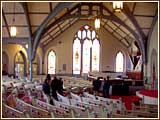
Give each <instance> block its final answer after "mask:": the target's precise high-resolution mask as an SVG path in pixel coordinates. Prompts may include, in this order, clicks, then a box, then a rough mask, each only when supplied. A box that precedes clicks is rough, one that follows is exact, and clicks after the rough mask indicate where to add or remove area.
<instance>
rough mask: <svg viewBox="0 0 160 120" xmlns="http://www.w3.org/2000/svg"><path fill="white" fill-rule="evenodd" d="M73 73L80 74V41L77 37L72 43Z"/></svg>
mask: <svg viewBox="0 0 160 120" xmlns="http://www.w3.org/2000/svg"><path fill="white" fill-rule="evenodd" d="M73 56H74V57H73V74H80V70H81V69H80V68H81V43H80V40H79V39H78V38H77V39H76V40H75V41H74V43H73Z"/></svg>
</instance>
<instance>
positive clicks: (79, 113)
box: [53, 99, 88, 118]
mask: <svg viewBox="0 0 160 120" xmlns="http://www.w3.org/2000/svg"><path fill="white" fill-rule="evenodd" d="M53 102H54V105H55V106H57V107H60V108H62V109H65V110H69V111H71V114H72V118H88V112H87V111H86V109H84V108H82V107H77V106H73V105H68V104H66V103H62V102H59V101H56V100H54V99H53Z"/></svg>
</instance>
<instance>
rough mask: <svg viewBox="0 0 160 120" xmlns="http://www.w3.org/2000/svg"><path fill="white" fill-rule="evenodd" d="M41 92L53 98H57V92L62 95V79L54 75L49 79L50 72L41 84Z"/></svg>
mask: <svg viewBox="0 0 160 120" xmlns="http://www.w3.org/2000/svg"><path fill="white" fill-rule="evenodd" d="M42 89H43V92H44V93H45V94H46V95H48V96H50V97H51V96H52V97H53V98H54V99H55V100H58V97H57V92H58V93H59V94H61V95H63V81H62V78H59V79H58V78H57V77H56V76H54V78H53V79H51V76H50V74H47V76H46V79H45V81H44V83H43V85H42Z"/></svg>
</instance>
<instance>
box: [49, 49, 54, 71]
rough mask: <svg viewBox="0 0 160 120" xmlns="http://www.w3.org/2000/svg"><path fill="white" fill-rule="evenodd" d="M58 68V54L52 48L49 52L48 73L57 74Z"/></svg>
mask: <svg viewBox="0 0 160 120" xmlns="http://www.w3.org/2000/svg"><path fill="white" fill-rule="evenodd" d="M55 69H56V55H55V52H54V51H53V50H52V51H50V52H49V54H48V74H55Z"/></svg>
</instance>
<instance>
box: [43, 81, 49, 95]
mask: <svg viewBox="0 0 160 120" xmlns="http://www.w3.org/2000/svg"><path fill="white" fill-rule="evenodd" d="M42 89H43V92H44V93H45V94H46V95H48V96H50V85H49V80H48V79H45V81H44V83H43V85H42Z"/></svg>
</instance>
